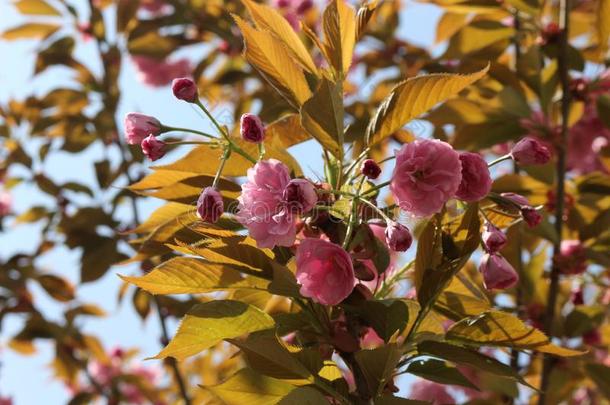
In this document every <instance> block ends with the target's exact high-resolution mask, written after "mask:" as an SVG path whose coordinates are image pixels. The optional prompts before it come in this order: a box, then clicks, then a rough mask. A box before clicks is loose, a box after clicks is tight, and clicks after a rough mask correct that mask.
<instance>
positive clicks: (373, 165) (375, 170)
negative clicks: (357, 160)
mask: <svg viewBox="0 0 610 405" xmlns="http://www.w3.org/2000/svg"><path fill="white" fill-rule="evenodd" d="M360 173H362V174H363V175H364V176H366V177H368V178H369V179H372V180H375V179H376V178H378V177H379V175H380V174H381V167H379V165H378V164H377V162H375V161H374V160H373V159H366V160H365V161H364V162H362V165H361V166H360Z"/></svg>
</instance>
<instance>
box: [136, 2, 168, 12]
mask: <svg viewBox="0 0 610 405" xmlns="http://www.w3.org/2000/svg"><path fill="white" fill-rule="evenodd" d="M140 7H141V8H142V9H144V10H146V11H148V12H149V13H153V14H155V15H156V14H159V13H161V12H162V11H163V10H164V9H166V8H167V7H168V5H167V3H166V2H165V0H140Z"/></svg>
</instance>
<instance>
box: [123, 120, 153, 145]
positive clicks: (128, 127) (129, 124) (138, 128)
mask: <svg viewBox="0 0 610 405" xmlns="http://www.w3.org/2000/svg"><path fill="white" fill-rule="evenodd" d="M124 126H125V139H126V140H127V143H128V144H130V145H139V144H141V143H142V141H143V140H144V138H146V137H147V136H148V135H155V136H156V135H159V134H160V133H161V123H160V122H159V120H158V119H156V118H155V117H151V116H150V115H144V114H140V113H129V114H127V115H126V116H125V121H124Z"/></svg>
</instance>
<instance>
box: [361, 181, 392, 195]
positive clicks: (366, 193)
mask: <svg viewBox="0 0 610 405" xmlns="http://www.w3.org/2000/svg"><path fill="white" fill-rule="evenodd" d="M390 183H391V181H384V182H383V183H380V184H377V185H376V186H374V187H371V188H369V189H368V190H366V192H364V193H363V194H362V195H363V196H367V195H369V194H372V193H373V192H375V191H377V190H381V189H382V188H384V187H386V186H389V185H390Z"/></svg>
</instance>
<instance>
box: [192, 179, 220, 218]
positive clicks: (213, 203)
mask: <svg viewBox="0 0 610 405" xmlns="http://www.w3.org/2000/svg"><path fill="white" fill-rule="evenodd" d="M223 211H224V206H223V202H222V196H221V195H220V193H219V192H218V190H216V189H215V188H214V187H206V188H204V189H203V191H202V192H201V194H200V195H199V198H198V199H197V216H199V218H201V220H202V221H205V222H210V223H216V222H218V219H219V218H220V216H221V215H222V213H223Z"/></svg>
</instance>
